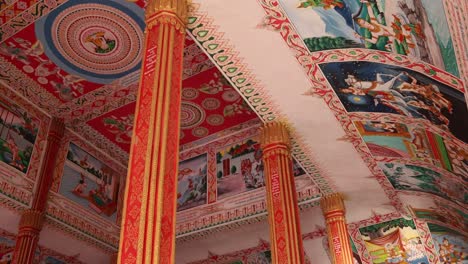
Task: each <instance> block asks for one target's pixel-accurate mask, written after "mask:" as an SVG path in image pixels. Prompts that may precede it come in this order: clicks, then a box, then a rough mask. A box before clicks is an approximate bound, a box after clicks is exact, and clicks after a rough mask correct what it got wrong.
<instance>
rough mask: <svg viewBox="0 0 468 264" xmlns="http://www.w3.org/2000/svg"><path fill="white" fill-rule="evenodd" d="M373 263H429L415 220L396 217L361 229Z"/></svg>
mask: <svg viewBox="0 0 468 264" xmlns="http://www.w3.org/2000/svg"><path fill="white" fill-rule="evenodd" d="M359 232H360V233H361V237H362V239H363V240H364V242H365V246H366V248H367V251H368V252H369V254H370V256H371V259H372V263H375V264H380V263H382V264H383V263H408V264H420V263H429V260H428V259H427V256H426V253H425V252H426V251H425V249H424V245H423V244H422V243H421V237H420V235H419V233H418V231H417V229H416V226H415V224H414V221H413V220H406V219H404V218H399V219H394V220H391V221H388V222H383V223H379V224H375V225H371V226H366V227H362V228H360V229H359Z"/></svg>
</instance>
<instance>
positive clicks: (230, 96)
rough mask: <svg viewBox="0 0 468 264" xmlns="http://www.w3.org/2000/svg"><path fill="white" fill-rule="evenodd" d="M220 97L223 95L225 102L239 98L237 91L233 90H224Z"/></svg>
mask: <svg viewBox="0 0 468 264" xmlns="http://www.w3.org/2000/svg"><path fill="white" fill-rule="evenodd" d="M222 97H223V100H224V101H226V102H234V101H237V100H238V99H239V98H240V95H239V93H238V92H236V91H234V90H229V91H225V92H224V93H223V95H222Z"/></svg>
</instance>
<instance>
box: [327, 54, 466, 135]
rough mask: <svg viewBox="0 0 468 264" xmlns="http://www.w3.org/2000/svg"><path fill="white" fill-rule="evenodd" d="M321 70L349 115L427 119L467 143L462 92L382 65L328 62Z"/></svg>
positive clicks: (395, 67) (404, 70) (414, 73)
mask: <svg viewBox="0 0 468 264" xmlns="http://www.w3.org/2000/svg"><path fill="white" fill-rule="evenodd" d="M320 68H321V69H322V71H323V73H324V74H325V77H326V78H327V80H328V82H329V83H330V85H331V86H332V87H333V89H334V90H335V92H336V94H337V95H338V97H339V99H340V100H341V102H342V103H343V105H344V107H345V108H346V110H347V111H348V112H377V113H392V114H398V115H403V116H407V117H412V118H420V119H426V120H428V121H430V122H431V123H432V124H434V125H436V126H439V127H440V128H442V129H445V130H448V131H450V132H451V133H452V134H453V135H454V136H455V137H457V138H459V139H460V140H462V141H464V142H466V143H468V133H466V131H468V122H466V116H468V111H467V107H466V100H465V97H464V95H463V93H462V92H460V91H458V90H456V89H454V88H451V87H449V86H447V85H445V84H442V83H440V82H438V81H435V80H434V79H432V78H430V77H428V76H426V75H423V74H421V73H419V72H415V71H412V70H409V69H406V68H402V67H398V66H393V65H387V64H383V63H376V62H364V61H347V62H331V63H323V64H320Z"/></svg>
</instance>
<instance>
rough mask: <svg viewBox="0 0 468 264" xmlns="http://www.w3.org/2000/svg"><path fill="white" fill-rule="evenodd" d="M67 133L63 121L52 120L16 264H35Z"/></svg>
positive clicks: (19, 239)
mask: <svg viewBox="0 0 468 264" xmlns="http://www.w3.org/2000/svg"><path fill="white" fill-rule="evenodd" d="M64 130H65V126H64V124H63V122H62V120H59V119H56V118H52V121H51V123H50V126H49V132H48V135H47V144H46V146H45V149H44V152H45V153H44V158H43V159H42V164H41V168H40V170H39V175H38V177H37V178H38V180H37V186H36V189H35V191H34V194H33V200H32V204H31V208H30V209H27V210H25V211H24V212H23V214H22V215H21V219H20V223H19V230H18V236H17V238H16V245H15V251H14V253H13V261H12V263H16V264H30V263H33V260H34V255H35V253H36V248H37V243H38V242H39V233H40V232H41V230H42V226H43V224H44V220H45V210H46V206H47V198H48V197H49V190H50V187H51V185H52V181H53V176H54V170H55V166H56V164H55V163H56V161H57V153H58V149H59V146H60V141H61V139H62V137H63V134H64Z"/></svg>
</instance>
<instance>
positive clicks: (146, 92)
mask: <svg viewBox="0 0 468 264" xmlns="http://www.w3.org/2000/svg"><path fill="white" fill-rule="evenodd" d="M187 8H188V7H187V2H186V0H151V1H149V3H148V5H147V8H146V25H147V27H146V32H145V42H146V43H145V53H144V57H143V64H142V71H141V79H140V88H139V91H138V97H137V107H136V112H135V124H134V129H133V138H132V145H131V151H130V161H129V168H128V177H127V186H126V192H125V203H124V208H123V218H122V230H121V236H120V249H119V260H118V262H119V263H125V264H132V263H138V264H141V263H151V264H157V263H174V248H175V223H176V198H177V196H176V192H177V174H178V155H179V129H180V120H179V119H180V116H179V115H180V106H181V89H182V59H183V58H182V57H183V48H184V40H185V24H186V23H185V22H186V19H187Z"/></svg>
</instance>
